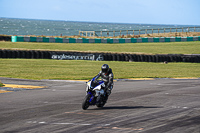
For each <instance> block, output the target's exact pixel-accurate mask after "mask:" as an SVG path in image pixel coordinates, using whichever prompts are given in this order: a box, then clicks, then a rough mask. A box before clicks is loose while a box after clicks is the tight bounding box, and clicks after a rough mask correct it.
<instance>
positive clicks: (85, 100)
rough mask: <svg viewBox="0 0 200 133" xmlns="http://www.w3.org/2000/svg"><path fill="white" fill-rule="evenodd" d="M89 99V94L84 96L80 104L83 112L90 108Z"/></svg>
mask: <svg viewBox="0 0 200 133" xmlns="http://www.w3.org/2000/svg"><path fill="white" fill-rule="evenodd" d="M90 98H91V94H87V95H86V96H85V99H84V100H83V103H82V109H83V110H86V109H87V108H88V107H89V106H90V102H89V101H90Z"/></svg>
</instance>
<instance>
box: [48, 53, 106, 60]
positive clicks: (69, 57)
mask: <svg viewBox="0 0 200 133" xmlns="http://www.w3.org/2000/svg"><path fill="white" fill-rule="evenodd" d="M51 58H52V59H57V60H96V61H103V60H104V59H103V56H102V55H101V54H100V55H94V54H85V55H68V54H54V55H52V56H51Z"/></svg>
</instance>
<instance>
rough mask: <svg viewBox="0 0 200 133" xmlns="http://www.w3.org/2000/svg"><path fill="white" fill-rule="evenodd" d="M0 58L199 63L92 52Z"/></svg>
mask: <svg viewBox="0 0 200 133" xmlns="http://www.w3.org/2000/svg"><path fill="white" fill-rule="evenodd" d="M0 58H24V59H58V60H97V61H103V60H104V61H129V62H132V61H134V62H192V63H200V54H198V55H197V54H196V55H183V54H157V55H142V54H116V53H92V52H88V53H87V52H60V51H36V50H30V51H25V50H0Z"/></svg>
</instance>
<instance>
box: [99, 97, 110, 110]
mask: <svg viewBox="0 0 200 133" xmlns="http://www.w3.org/2000/svg"><path fill="white" fill-rule="evenodd" d="M107 100H108V96H106V97H105V99H104V100H103V101H102V102H101V103H97V104H96V106H97V107H98V108H103V106H104V105H105V104H106V102H107Z"/></svg>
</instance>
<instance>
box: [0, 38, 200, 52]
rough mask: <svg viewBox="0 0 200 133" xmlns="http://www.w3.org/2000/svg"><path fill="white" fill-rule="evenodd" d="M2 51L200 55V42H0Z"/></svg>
mask: <svg viewBox="0 0 200 133" xmlns="http://www.w3.org/2000/svg"><path fill="white" fill-rule="evenodd" d="M0 49H23V50H24V49H25V50H30V49H31V50H58V51H87V52H88V51H95V52H117V53H143V54H200V41H196V42H169V43H166V42H165V43H125V44H120V43H118V44H89V43H70V44H69V43H33V42H16V43H13V42H0Z"/></svg>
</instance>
